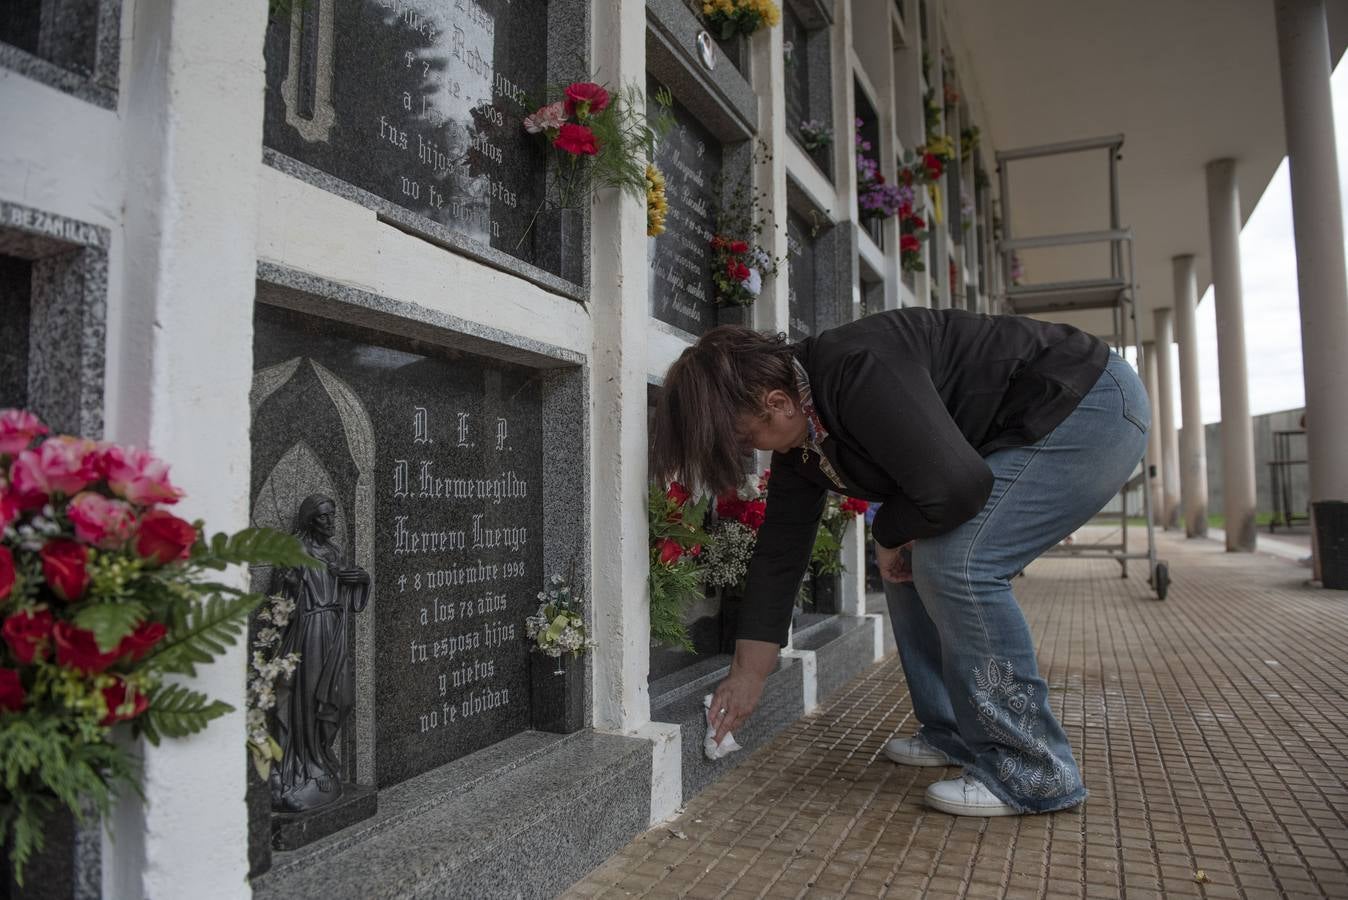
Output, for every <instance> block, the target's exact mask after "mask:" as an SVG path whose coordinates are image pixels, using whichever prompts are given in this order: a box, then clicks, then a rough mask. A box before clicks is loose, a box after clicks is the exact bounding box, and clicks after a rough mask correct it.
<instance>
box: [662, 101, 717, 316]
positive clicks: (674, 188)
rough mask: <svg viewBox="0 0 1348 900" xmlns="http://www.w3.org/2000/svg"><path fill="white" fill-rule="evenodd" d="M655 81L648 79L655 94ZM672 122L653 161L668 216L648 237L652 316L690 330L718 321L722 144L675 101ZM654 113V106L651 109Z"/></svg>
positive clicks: (672, 109)
mask: <svg viewBox="0 0 1348 900" xmlns="http://www.w3.org/2000/svg"><path fill="white" fill-rule="evenodd" d="M658 88H659V85H658V84H656V83H655V82H651V83H650V84H649V85H648V88H647V91H648V95H649V96H652V97H653V96H654V95H655V92H656V90H657V89H658ZM670 112H671V114H672V115H673V119H674V124H673V126H672V127H671V128H670V129H669V130H668V131H667V132H666V133H665V135H664V137H662V138H661V139H660V144H659V146H658V147H657V148H656V151H655V164H656V165H657V166H658V167H659V168H660V171H661V172H664V174H665V181H666V191H667V192H668V199H669V217H668V218H667V219H666V221H665V233H664V234H662V235H660V236H659V237H656V238H654V239H652V240H651V242H650V248H649V250H648V255H649V260H650V267H651V276H650V296H651V315H652V316H654V317H655V318H657V319H659V320H660V321H662V322H666V323H668V324H670V325H673V326H675V327H677V328H681V329H683V330H684V331H687V332H689V333H691V334H702V333H703V332H704V331H707V330H708V329H710V328H712V327H713V326H714V325H716V303H715V296H716V287H715V285H714V284H713V283H712V280H711V246H710V242H711V239H712V236H713V229H714V228H715V227H716V225H715V215H716V206H717V204H716V191H717V189H718V185H719V183H720V176H721V145H720V143H719V142H718V141H717V140H716V138H714V137H712V134H711V132H710V131H708V130H707V129H706V127H704V126H703V125H702V123H701V122H699V121H698V120H697V119H696V118H695V117H694V116H693V114H692V113H690V112H689V111H688V109H687V108H686V107H684V106H682V105H681V104H680V103H679V102H678V101H675V102H674V105H673V107H672V108H671V110H670ZM652 114H654V110H652Z"/></svg>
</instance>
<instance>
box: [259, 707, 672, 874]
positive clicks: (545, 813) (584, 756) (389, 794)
mask: <svg viewBox="0 0 1348 900" xmlns="http://www.w3.org/2000/svg"><path fill="white" fill-rule="evenodd" d="M650 785H651V743H650V741H648V740H643V739H640V738H629V737H622V736H618V735H609V734H596V733H595V732H593V731H588V730H587V731H581V732H578V733H576V734H573V735H566V736H563V735H554V734H541V733H539V732H532V731H526V732H523V733H521V734H518V735H515V736H514V737H511V738H508V739H506V740H505V741H502V742H501V743H499V744H495V745H493V746H491V747H489V748H487V749H485V750H481V751H479V752H477V753H474V754H471V755H469V756H466V757H464V758H463V759H460V760H456V761H455V762H452V763H449V764H448V765H445V766H441V767H440V768H438V769H435V770H433V771H431V772H427V773H426V774H424V775H420V776H418V777H416V778H412V779H409V780H408V781H405V782H403V783H402V784H398V785H395V786H393V787H391V788H387V789H385V790H382V791H380V792H379V812H378V813H377V814H376V815H375V816H374V817H373V818H371V819H369V820H367V821H366V822H362V823H360V824H358V825H356V826H353V827H351V828H349V829H347V830H345V831H343V832H341V833H340V834H335V835H332V836H331V837H328V838H324V839H322V840H320V841H318V842H316V843H315V844H313V845H311V846H310V847H307V848H305V849H304V850H300V851H294V852H285V853H277V854H276V855H275V857H274V861H273V864H272V868H271V871H270V872H268V873H267V874H266V875H264V876H262V877H260V878H258V879H256V880H255V881H254V882H253V895H254V896H255V897H257V898H259V900H268V898H277V900H280V898H287V900H288V898H293V897H323V898H325V900H342V898H348V897H350V898H357V897H358V898H361V900H366V898H403V897H446V896H448V897H474V898H493V897H509V898H514V897H539V898H543V897H552V896H555V895H556V894H557V893H559V892H560V891H562V890H563V889H564V888H566V887H567V886H568V885H570V884H571V883H573V882H574V881H576V880H577V879H579V878H580V877H582V876H583V875H584V874H585V873H586V872H588V871H589V870H590V869H592V868H594V867H595V866H597V865H599V863H601V862H603V861H604V859H606V858H607V857H608V856H609V855H610V854H611V853H613V852H615V851H616V850H618V849H619V848H621V847H622V846H623V845H625V844H626V843H627V842H628V841H629V840H631V839H632V838H633V837H635V836H636V835H637V834H639V833H641V832H642V831H644V830H645V829H646V827H647V825H648V824H649V821H650V796H651V788H650Z"/></svg>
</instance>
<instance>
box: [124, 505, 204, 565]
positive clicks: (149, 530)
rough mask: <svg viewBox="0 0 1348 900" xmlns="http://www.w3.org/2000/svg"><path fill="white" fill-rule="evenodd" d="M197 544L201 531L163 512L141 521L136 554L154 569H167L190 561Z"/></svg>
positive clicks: (159, 511)
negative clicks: (194, 545) (177, 562)
mask: <svg viewBox="0 0 1348 900" xmlns="http://www.w3.org/2000/svg"><path fill="white" fill-rule="evenodd" d="M196 542H197V530H196V529H195V528H193V527H192V524H191V523H190V522H184V521H183V520H182V519H180V518H178V517H177V516H175V515H173V514H172V513H167V512H164V511H163V510H161V509H155V510H151V511H150V512H147V513H146V514H145V515H144V516H143V517H142V518H141V520H140V534H139V535H137V536H136V553H137V554H138V555H139V556H140V557H141V558H143V559H145V560H146V561H147V562H149V563H150V564H151V565H155V566H164V565H168V564H169V563H171V562H173V561H174V560H178V559H186V558H187V556H188V554H189V553H191V552H192V545H193V544H195V543H196Z"/></svg>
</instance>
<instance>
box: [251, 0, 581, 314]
mask: <svg viewBox="0 0 1348 900" xmlns="http://www.w3.org/2000/svg"><path fill="white" fill-rule="evenodd" d="M588 9H589V4H588V3H584V2H581V0H554V2H547V0H454V2H452V3H450V2H446V3H443V4H438V5H431V4H413V3H409V2H406V0H309V2H304V3H294V4H292V5H291V7H290V9H288V10H286V11H285V12H283V13H282V14H280V15H279V16H277V17H275V18H274V19H273V20H272V21H271V23H270V24H269V26H268V30H267V41H266V58H267V99H266V117H265V122H264V143H265V145H266V146H267V147H268V148H270V150H271V151H272V152H271V153H269V154H268V161H269V162H271V163H272V164H273V165H275V166H277V167H278V168H280V169H281V170H282V171H286V172H288V173H289V174H292V175H295V176H296V177H299V178H302V179H305V180H308V181H311V182H314V183H317V184H319V185H320V186H322V187H324V188H326V189H329V190H333V191H334V192H336V193H339V194H342V195H344V196H347V197H349V198H350V199H353V200H355V201H356V202H359V203H362V204H364V205H366V206H369V207H371V208H373V209H375V210H376V211H377V212H378V213H379V214H380V217H381V219H382V220H384V221H386V222H389V223H390V224H393V225H395V226H396V227H399V228H401V229H403V230H405V231H409V232H411V233H413V234H416V235H418V236H421V237H424V238H426V239H428V240H431V241H432V242H434V243H437V244H440V245H442V246H446V247H449V248H451V249H454V250H457V251H460V252H464V253H466V254H468V255H471V256H474V257H476V258H478V259H481V260H483V261H485V262H488V263H491V264H493V265H498V266H500V267H502V268H506V269H507V270H509V271H513V272H515V273H516V274H521V275H523V276H524V277H527V278H530V279H531V280H534V281H536V282H538V283H540V284H542V285H543V286H545V287H549V288H551V289H554V290H557V291H559V292H561V293H565V294H568V295H570V296H573V297H576V298H577V299H579V298H581V297H582V296H583V289H584V283H585V281H586V279H587V266H586V265H585V263H584V261H585V258H586V257H587V255H588V237H587V232H586V229H587V212H586V211H585V210H555V209H554V210H544V211H542V212H540V211H539V210H540V204H542V202H543V200H544V196H545V189H546V186H547V180H548V177H549V167H550V166H553V165H556V160H555V159H550V157H552V156H555V154H548V153H546V152H545V149H546V147H545V144H544V142H542V141H539V140H537V139H536V138H535V136H533V135H530V134H528V133H527V132H525V130H524V127H523V120H524V117H525V116H527V115H529V114H530V113H532V112H534V110H535V109H537V108H538V107H539V106H540V105H541V104H542V102H543V99H544V97H545V94H546V91H547V86H548V85H549V84H558V83H564V82H565V81H569V80H575V79H577V78H581V77H585V78H588V74H587V73H585V72H583V71H582V70H581V69H580V67H579V66H580V57H579V54H578V53H577V52H576V49H575V48H577V47H583V46H585V44H586V42H587V35H588Z"/></svg>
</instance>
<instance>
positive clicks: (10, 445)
mask: <svg viewBox="0 0 1348 900" xmlns="http://www.w3.org/2000/svg"><path fill="white" fill-rule="evenodd" d="M47 432H48V429H47V426H46V425H43V424H42V420H40V419H39V418H38V417H37V416H35V415H33V414H32V413H30V412H28V411H27V410H22V409H6V410H0V456H13V455H14V454H16V453H18V452H19V451H21V450H27V449H28V445H29V444H31V443H32V442H33V438H35V437H37V436H38V435H42V434H47Z"/></svg>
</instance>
